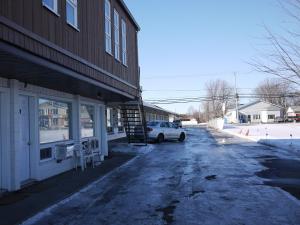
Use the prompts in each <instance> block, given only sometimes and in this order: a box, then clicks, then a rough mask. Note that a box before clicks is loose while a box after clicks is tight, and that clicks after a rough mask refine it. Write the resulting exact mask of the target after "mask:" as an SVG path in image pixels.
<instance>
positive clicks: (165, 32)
mask: <svg viewBox="0 0 300 225" xmlns="http://www.w3.org/2000/svg"><path fill="white" fill-rule="evenodd" d="M125 2H126V4H127V5H128V7H129V9H130V10H131V12H132V14H133V15H134V17H135V18H136V20H137V21H138V23H139V25H140V26H141V31H140V33H139V60H140V66H141V84H142V86H143V89H144V93H143V98H144V99H145V100H147V99H161V98H170V97H172V98H174V97H197V96H203V95H204V94H205V92H204V90H203V89H205V83H206V82H208V81H209V80H211V79H218V78H219V79H224V80H227V81H228V82H230V83H231V84H234V76H233V73H234V72H235V71H236V72H237V73H238V77H237V81H238V87H239V88H243V89H241V90H240V91H241V92H243V93H245V92H250V91H251V89H246V88H255V86H256V85H257V84H258V83H259V82H260V81H262V80H263V79H264V78H266V75H264V74H259V73H257V72H251V71H253V68H252V67H251V66H250V65H249V64H248V62H250V61H251V59H253V58H255V57H257V56H259V52H258V51H259V50H261V48H263V49H264V50H266V49H267V48H268V47H267V46H266V45H265V44H266V43H267V42H266V40H265V39H264V37H265V36H266V33H265V30H264V28H263V25H264V24H265V25H266V26H267V27H269V28H270V29H272V30H273V31H274V32H275V33H280V32H282V30H283V28H284V27H285V26H286V24H287V23H286V22H287V21H288V18H287V16H286V15H285V13H284V12H283V10H282V9H281V8H280V7H279V5H278V3H277V1H276V0H226V1H220V0H206V1H204V0H185V1H179V0H147V1H146V0H144V1H143V0H139V1H137V0H125ZM244 88H245V89H244ZM166 89H167V90H170V89H171V90H180V91H165V90H166ZM183 90H193V91H183ZM199 104H200V103H191V104H175V105H160V106H162V107H164V108H166V109H169V110H172V111H176V112H179V113H185V112H186V111H187V109H188V108H189V107H190V106H191V105H192V106H194V107H195V108H198V107H199Z"/></svg>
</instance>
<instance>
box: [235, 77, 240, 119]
mask: <svg viewBox="0 0 300 225" xmlns="http://www.w3.org/2000/svg"><path fill="white" fill-rule="evenodd" d="M234 87H235V112H236V121H237V123H240V121H239V95H238V92H237V86H236V72H234Z"/></svg>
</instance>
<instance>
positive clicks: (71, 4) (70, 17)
mask: <svg viewBox="0 0 300 225" xmlns="http://www.w3.org/2000/svg"><path fill="white" fill-rule="evenodd" d="M66 13H67V22H68V23H69V24H70V25H72V26H73V27H75V28H77V27H78V18H77V0H67V12H66Z"/></svg>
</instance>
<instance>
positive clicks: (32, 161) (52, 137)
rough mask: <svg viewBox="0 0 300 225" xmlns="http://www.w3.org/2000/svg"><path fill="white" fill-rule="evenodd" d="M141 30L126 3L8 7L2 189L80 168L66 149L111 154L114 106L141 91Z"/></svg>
mask: <svg viewBox="0 0 300 225" xmlns="http://www.w3.org/2000/svg"><path fill="white" fill-rule="evenodd" d="M139 29H140V28H139V26H138V24H137V23H136V21H135V19H134V18H133V16H132V14H131V13H130V11H129V10H128V8H127V7H126V5H125V4H124V2H123V1H122V0H88V1H86V0H26V1H19V0H5V1H1V7H0V115H1V117H0V178H1V179H0V189H1V190H8V191H12V190H18V189H20V188H21V187H22V186H23V185H27V184H28V183H30V182H32V181H39V180H43V179H46V178H48V177H51V176H54V175H56V174H59V173H62V172H64V171H67V170H70V169H72V168H73V161H74V159H73V158H72V154H68V155H69V158H68V159H67V160H64V161H62V162H61V163H57V161H56V160H55V148H56V146H57V145H58V144H62V143H64V144H67V145H69V146H72V145H74V144H76V143H80V142H82V141H84V140H86V139H88V138H91V137H95V138H97V139H98V140H99V145H100V149H101V154H102V155H103V156H106V155H107V154H108V150H107V132H106V130H107V129H106V116H105V115H106V107H107V105H108V104H110V103H112V102H126V101H132V100H137V99H138V97H139V93H140V90H139V89H140V87H139V80H140V79H139V64H138V45H137V33H138V31H139Z"/></svg>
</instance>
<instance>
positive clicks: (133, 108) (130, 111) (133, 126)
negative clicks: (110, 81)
mask: <svg viewBox="0 0 300 225" xmlns="http://www.w3.org/2000/svg"><path fill="white" fill-rule="evenodd" d="M121 113H122V119H123V124H124V127H125V132H126V136H127V139H128V143H130V144H137V145H147V142H148V140H147V124H146V118H145V112H144V106H143V100H142V98H141V97H140V98H139V100H138V101H131V102H126V103H124V104H122V107H121Z"/></svg>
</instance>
